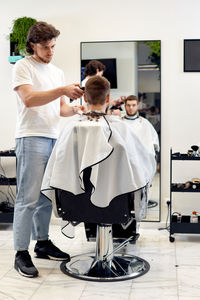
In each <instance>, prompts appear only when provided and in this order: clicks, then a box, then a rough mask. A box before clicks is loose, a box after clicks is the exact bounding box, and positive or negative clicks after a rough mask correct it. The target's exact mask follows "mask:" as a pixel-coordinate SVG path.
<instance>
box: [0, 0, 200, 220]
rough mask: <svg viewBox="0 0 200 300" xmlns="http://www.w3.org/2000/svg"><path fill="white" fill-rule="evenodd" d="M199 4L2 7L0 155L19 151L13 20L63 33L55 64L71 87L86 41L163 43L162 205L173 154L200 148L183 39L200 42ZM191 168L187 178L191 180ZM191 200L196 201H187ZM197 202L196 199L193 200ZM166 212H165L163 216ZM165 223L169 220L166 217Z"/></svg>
mask: <svg viewBox="0 0 200 300" xmlns="http://www.w3.org/2000/svg"><path fill="white" fill-rule="evenodd" d="M199 11H200V1H199V0H190V1H188V0H167V1H166V0H151V1H148V0H140V1H138V0H137V1H136V0H123V1H122V0H109V1H108V0H101V1H94V0H84V1H82V0H74V1H69V0H57V1H56V2H55V1H49V0H48V1H47V0H43V1H41V0H40V1H39V0H35V1H29V0H21V1H20V0H19V1H11V0H7V1H2V3H1V10H0V14H1V18H0V28H1V32H0V44H1V47H0V66H1V67H0V72H1V76H0V90H1V98H0V120H1V123H0V126H1V128H0V137H1V139H0V149H6V148H10V147H13V146H14V131H15V121H16V117H15V116H16V106H15V97H14V95H13V93H12V91H11V70H12V66H11V65H10V64H9V63H8V61H7V60H8V55H9V43H8V41H7V40H6V39H5V35H6V34H8V33H9V27H11V22H12V20H13V19H14V18H17V17H22V16H29V17H34V18H36V19H38V20H44V21H47V22H49V23H52V24H53V25H54V26H55V27H57V28H59V29H60V31H61V36H60V37H59V39H58V41H57V49H56V54H55V58H54V63H55V64H56V65H57V66H59V67H61V68H62V69H63V70H64V71H65V74H66V79H67V82H69V83H70V82H79V80H80V42H81V41H106V40H113V41H116V40H117V41H120V40H161V47H162V59H161V63H162V73H161V78H162V82H161V92H162V112H161V114H162V201H163V206H164V207H165V204H164V200H165V198H166V197H168V195H169V149H170V147H171V146H172V147H173V150H174V151H187V149H188V148H190V146H191V145H192V144H198V143H200V136H199V111H200V99H199V98H200V93H199V90H200V73H183V39H184V38H199V37H200V35H199V28H200V18H199ZM187 168H188V165H187V167H183V173H185V174H187ZM194 177H199V173H198V172H197V173H196V174H194ZM187 197H188V199H190V197H191V195H187ZM191 199H192V197H191ZM163 211H164V210H163ZM163 218H165V216H164V215H163Z"/></svg>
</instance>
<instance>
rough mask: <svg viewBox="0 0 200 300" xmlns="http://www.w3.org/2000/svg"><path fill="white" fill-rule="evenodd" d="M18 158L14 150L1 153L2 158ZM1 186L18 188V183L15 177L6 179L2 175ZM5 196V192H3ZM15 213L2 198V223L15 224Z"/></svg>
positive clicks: (0, 177)
mask: <svg viewBox="0 0 200 300" xmlns="http://www.w3.org/2000/svg"><path fill="white" fill-rule="evenodd" d="M6 157H7V158H9V157H16V155H15V151H14V150H5V151H0V159H1V158H6ZM0 185H2V186H3V185H5V186H8V187H9V186H16V187H17V182H16V178H15V177H10V178H9V177H6V176H5V174H1V175H0ZM1 193H2V194H4V193H3V192H1ZM13 211H14V208H13V206H12V205H10V203H9V201H8V200H6V201H3V200H2V199H1V196H0V223H12V222H13Z"/></svg>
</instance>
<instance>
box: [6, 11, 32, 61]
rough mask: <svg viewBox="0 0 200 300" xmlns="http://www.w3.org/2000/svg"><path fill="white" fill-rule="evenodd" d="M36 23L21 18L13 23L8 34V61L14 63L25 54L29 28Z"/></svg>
mask: <svg viewBox="0 0 200 300" xmlns="http://www.w3.org/2000/svg"><path fill="white" fill-rule="evenodd" d="M36 22H37V20H36V19H33V18H29V17H22V18H18V19H15V20H14V21H13V27H12V31H11V33H10V36H9V39H10V55H11V56H10V57H9V61H10V62H11V63H15V62H16V61H17V60H18V59H21V58H22V57H24V56H25V55H27V53H26V38H27V34H28V31H29V28H30V27H31V26H32V25H33V24H35V23H36Z"/></svg>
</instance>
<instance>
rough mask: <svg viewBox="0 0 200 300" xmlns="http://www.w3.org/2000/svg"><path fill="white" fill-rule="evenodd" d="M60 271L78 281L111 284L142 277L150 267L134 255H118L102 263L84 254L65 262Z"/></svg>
mask: <svg viewBox="0 0 200 300" xmlns="http://www.w3.org/2000/svg"><path fill="white" fill-rule="evenodd" d="M60 269H61V271H62V272H63V273H64V274H66V275H69V276H71V277H75V278H78V279H82V280H88V281H99V282H106V281H107V282H111V281H122V280H128V279H133V278H136V277H139V276H142V275H144V274H145V273H147V272H148V271H149V269H150V265H149V263H148V262H147V261H145V260H144V259H142V258H140V257H137V256H134V255H127V254H117V255H115V256H114V257H113V258H112V260H110V261H106V260H105V261H100V260H96V258H95V255H94V254H83V255H77V256H73V257H72V258H71V261H70V262H65V261H63V262H62V263H61V265H60Z"/></svg>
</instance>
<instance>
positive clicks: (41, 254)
mask: <svg viewBox="0 0 200 300" xmlns="http://www.w3.org/2000/svg"><path fill="white" fill-rule="evenodd" d="M34 251H35V253H36V257H37V258H45V259H52V260H66V261H70V256H69V254H67V253H65V252H62V251H61V250H60V249H58V248H57V247H56V246H55V245H54V244H53V243H52V241H51V240H47V241H37V243H36V245H35V249H34Z"/></svg>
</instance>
